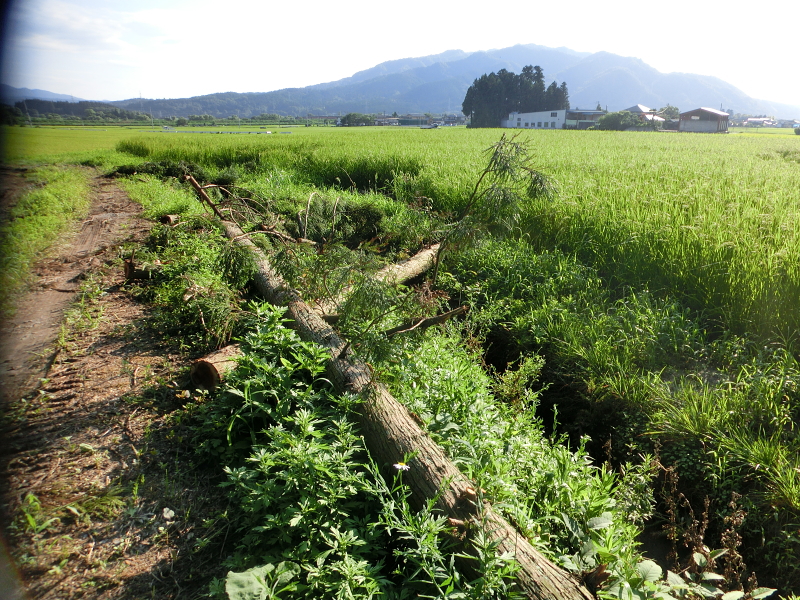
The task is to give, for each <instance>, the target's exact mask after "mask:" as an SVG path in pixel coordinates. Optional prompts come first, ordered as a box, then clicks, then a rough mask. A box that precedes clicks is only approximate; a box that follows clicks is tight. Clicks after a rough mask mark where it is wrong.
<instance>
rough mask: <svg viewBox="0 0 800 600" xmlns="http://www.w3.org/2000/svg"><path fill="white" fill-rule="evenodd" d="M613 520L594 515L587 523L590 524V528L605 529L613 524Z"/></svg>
mask: <svg viewBox="0 0 800 600" xmlns="http://www.w3.org/2000/svg"><path fill="white" fill-rule="evenodd" d="M612 524H613V521H612V520H611V519H609V518H608V517H594V518H592V519H589V521H588V522H587V525H589V529H605V528H606V527H608V526H609V525H612Z"/></svg>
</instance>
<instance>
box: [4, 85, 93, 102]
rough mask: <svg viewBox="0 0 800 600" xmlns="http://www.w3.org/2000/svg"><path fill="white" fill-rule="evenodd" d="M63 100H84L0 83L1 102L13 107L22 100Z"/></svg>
mask: <svg viewBox="0 0 800 600" xmlns="http://www.w3.org/2000/svg"><path fill="white" fill-rule="evenodd" d="M30 99H36V100H54V101H57V100H61V101H64V102H78V101H80V100H83V98H75V97H74V96H70V95H68V94H55V93H53V92H48V91H47V90H31V89H28V88H15V87H11V86H10V85H6V84H5V83H0V102H2V103H3V104H8V105H9V106H13V105H14V103H15V102H19V101H20V100H30Z"/></svg>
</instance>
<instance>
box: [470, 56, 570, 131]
mask: <svg viewBox="0 0 800 600" xmlns="http://www.w3.org/2000/svg"><path fill="white" fill-rule="evenodd" d="M567 108H569V92H568V90H567V83H566V81H565V82H563V83H562V84H561V85H560V86H559V85H558V83H556V82H555V81H553V82H552V83H551V84H550V85H549V86H547V87H545V84H544V72H543V71H542V68H541V67H540V66H538V65H537V66H535V67H534V66H531V65H528V66H526V67H524V68H523V69H522V73H520V74H519V75H516V74H514V73H511V72H510V71H507V70H506V69H500V70H499V71H498V72H497V73H489V74H488V75H486V74H484V75H481V76H480V77H479V78H478V79H476V80H475V81H473V83H472V85H471V86H469V89H467V95H466V96H465V97H464V102H463V103H462V105H461V111H462V112H463V113H464V114H465V115H466V116H468V117H470V122H471V125H470V126H471V127H500V121H501V119H505V118H508V115H509V113H512V112H537V111H541V110H562V109H567Z"/></svg>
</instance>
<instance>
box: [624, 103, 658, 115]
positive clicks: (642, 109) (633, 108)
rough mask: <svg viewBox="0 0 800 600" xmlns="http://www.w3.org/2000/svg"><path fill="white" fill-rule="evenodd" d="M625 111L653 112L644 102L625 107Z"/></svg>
mask: <svg viewBox="0 0 800 600" xmlns="http://www.w3.org/2000/svg"><path fill="white" fill-rule="evenodd" d="M625 110H626V111H628V112H630V113H637V114H638V113H651V112H653V109H652V108H647V107H646V106H645V105H644V104H636V105H634V106H631V107H630V108H626V109H625Z"/></svg>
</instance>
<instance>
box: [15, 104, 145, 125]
mask: <svg viewBox="0 0 800 600" xmlns="http://www.w3.org/2000/svg"><path fill="white" fill-rule="evenodd" d="M14 108H16V109H18V110H19V111H20V112H22V113H23V115H26V116H30V117H32V118H36V117H40V116H42V117H44V116H47V117H49V118H54V117H61V118H64V117H67V118H72V119H83V120H87V121H145V120H149V119H150V115H147V114H145V113H143V112H139V111H133V110H126V109H124V108H118V107H116V106H112V105H111V104H106V103H105V102H91V101H88V100H82V101H80V102H66V101H63V100H34V99H31V100H22V101H20V102H16V103H14Z"/></svg>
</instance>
